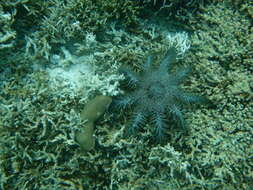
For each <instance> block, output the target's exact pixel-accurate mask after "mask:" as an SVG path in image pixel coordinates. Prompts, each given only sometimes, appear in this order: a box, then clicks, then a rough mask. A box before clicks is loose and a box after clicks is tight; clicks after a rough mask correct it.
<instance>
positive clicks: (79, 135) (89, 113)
mask: <svg viewBox="0 0 253 190" xmlns="http://www.w3.org/2000/svg"><path fill="white" fill-rule="evenodd" d="M111 102H112V98H111V97H109V96H96V97H95V98H94V99H92V100H90V101H89V102H88V103H87V105H86V106H85V107H84V109H83V111H82V112H81V119H82V120H83V121H85V124H84V126H83V129H82V130H81V131H78V132H76V137H75V138H76V141H77V142H78V143H79V145H80V146H81V148H82V149H83V150H84V151H89V150H91V149H92V148H93V147H94V145H95V139H94V137H93V134H94V122H95V121H96V120H97V119H98V118H99V117H101V115H103V114H104V112H105V111H106V109H107V108H108V107H109V106H110V104H111Z"/></svg>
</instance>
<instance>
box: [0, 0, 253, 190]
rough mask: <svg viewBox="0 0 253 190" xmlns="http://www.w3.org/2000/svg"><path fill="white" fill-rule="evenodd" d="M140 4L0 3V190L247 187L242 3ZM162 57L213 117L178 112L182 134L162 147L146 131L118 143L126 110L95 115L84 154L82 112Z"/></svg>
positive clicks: (247, 90)
mask: <svg viewBox="0 0 253 190" xmlns="http://www.w3.org/2000/svg"><path fill="white" fill-rule="evenodd" d="M201 1H202V2H203V3H201ZM139 2H140V1H131V0H129V1H128V0H127V1H121V0H113V1H111V0H104V1H93V0H85V1H84V0H70V1H61V0H50V1H45V0H37V1H31V0H5V1H0V7H1V8H0V13H1V16H0V33H1V34H0V35H4V34H7V33H8V31H9V32H10V33H12V34H15V35H13V37H12V38H9V39H8V40H7V41H4V42H1V44H0V45H3V46H2V47H4V48H3V49H1V50H0V56H1V59H0V189H2V190H9V189H11V190H34V189H36V190H37V189H40V190H48V189H52V190H59V189H60V190H83V189H97V190H112V189H113V190H124V189H131V190H140V189H150V190H157V189H165V190H175V189H183V190H200V189H201V190H203V189H205V190H215V189H221V190H228V189H229V190H238V189H240V190H250V189H252V186H253V183H252V182H253V175H252V168H253V160H252V144H253V136H252V134H253V128H252V118H253V117H252V107H253V102H252V89H253V86H252V80H253V78H252V77H253V75H252V71H253V68H252V65H253V63H252V60H253V52H252V51H253V49H252V42H253V39H252V37H253V35H252V34H253V32H252V1H251V0H236V1H232V0H224V1H213V0H208V1H203V0H196V1H195V0H192V1H185V0H182V1H179V0H166V1H163V0H161V1H159V2H158V0H156V1H154V0H146V2H147V4H143V3H139ZM142 2H144V1H142ZM154 2H157V3H156V4H155V5H154ZM163 2H165V4H164V5H163ZM181 2H182V3H181ZM184 2H185V3H184ZM206 2H207V3H206ZM171 3H172V4H171ZM169 5H172V6H171V7H170V6H169ZM175 6H176V7H175ZM149 13H150V14H149ZM2 15H3V16H2ZM125 16H126V17H125ZM124 23H126V24H124ZM189 41H190V42H191V48H189ZM6 44H7V46H8V47H5V45H6ZM9 45H10V47H9ZM170 47H176V49H177V52H178V53H179V57H178V58H180V59H178V60H177V64H178V65H180V66H179V67H181V66H182V67H187V66H188V65H191V66H192V73H191V75H190V76H189V80H187V81H186V83H185V84H183V85H182V88H183V89H184V90H185V92H190V91H192V90H193V89H194V90H193V91H194V92H196V93H197V94H205V95H207V97H208V98H209V99H210V100H211V101H212V102H216V104H217V105H216V108H215V109H209V108H207V107H205V106H203V107H201V109H193V108H192V107H189V108H187V111H186V112H185V113H184V118H185V122H186V123H187V125H188V126H190V127H189V128H188V131H187V134H183V133H182V130H180V128H173V130H175V132H174V131H173V133H172V134H169V135H170V136H169V137H170V138H169V140H168V141H167V142H166V143H164V144H162V145H161V144H157V143H154V141H153V139H152V137H153V136H154V134H153V133H152V132H153V131H152V129H153V128H152V126H151V125H149V123H146V124H144V125H143V127H142V128H141V130H142V131H143V132H141V133H138V138H134V137H131V138H128V137H126V136H125V134H124V132H125V130H126V129H127V123H128V122H129V116H130V115H129V112H124V116H122V113H121V112H115V113H114V115H112V114H110V113H105V115H104V117H101V118H100V120H99V122H97V123H96V127H95V129H94V134H93V135H94V138H95V139H96V142H97V143H96V146H95V148H94V149H92V150H90V151H89V152H87V154H82V153H81V152H80V148H79V147H80V145H79V144H78V143H77V142H76V140H75V135H76V132H77V131H81V130H82V129H83V127H84V125H85V122H84V121H83V120H82V119H81V118H80V114H79V113H80V112H82V110H83V109H84V107H85V106H86V105H87V102H89V100H92V99H93V98H94V97H95V96H96V95H97V94H103V92H104V94H106V95H113V94H114V93H116V94H118V93H121V91H119V90H118V89H117V86H115V85H114V84H117V82H119V80H120V78H121V77H119V76H118V75H117V74H116V73H115V72H114V71H116V70H118V68H119V67H120V66H121V65H127V66H128V67H130V68H131V69H133V70H134V71H137V72H140V70H141V68H143V64H142V61H143V60H144V59H145V58H146V57H147V55H148V54H154V55H157V57H154V58H155V60H154V63H156V60H162V56H163V53H164V54H165V52H166V50H168V49H169V48H170ZM185 50H187V51H185ZM160 52H163V53H161V54H159V53H160ZM182 58H183V59H182ZM156 66H157V67H159V65H158V64H157V65H156V64H154V67H156ZM90 69H91V70H90ZM175 69H176V68H175ZM173 71H174V70H173ZM175 71H177V70H175ZM54 72H55V73H54ZM86 77H89V79H90V80H87V78H86ZM91 79H92V80H91ZM107 79H110V80H107ZM111 79H112V82H113V84H111V82H110V81H111ZM86 80H87V81H86ZM80 81H81V83H79V82H80ZM83 87H84V88H83ZM101 88H102V89H101ZM77 89H79V90H77ZM80 91H82V92H83V93H79V92H80Z"/></svg>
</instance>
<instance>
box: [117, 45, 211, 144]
mask: <svg viewBox="0 0 253 190" xmlns="http://www.w3.org/2000/svg"><path fill="white" fill-rule="evenodd" d="M176 54H177V53H176V49H175V48H173V47H172V48H170V49H169V50H168V52H167V53H166V56H165V57H164V59H163V61H162V62H161V64H160V65H159V66H158V68H155V67H154V65H152V57H151V56H149V57H148V59H147V61H146V63H145V64H144V65H143V68H142V72H141V73H140V74H137V73H135V72H133V71H131V70H129V69H127V68H121V69H120V72H122V73H123V74H124V75H125V78H126V86H127V87H129V88H131V89H132V91H130V92H128V93H126V94H125V95H124V96H120V97H118V98H116V100H114V105H115V107H117V108H120V109H126V108H130V109H131V110H132V112H133V118H132V123H131V125H130V126H129V129H128V131H129V133H130V134H136V132H137V130H139V128H140V126H141V125H144V124H145V120H146V119H147V118H148V117H150V118H151V123H153V125H154V126H155V130H154V133H155V136H156V138H157V140H159V141H160V142H161V141H162V140H163V139H164V136H165V135H166V133H167V132H166V128H168V127H167V126H166V125H167V123H168V117H170V118H171V119H173V120H174V122H175V123H177V124H178V125H179V126H181V127H184V126H185V124H184V119H183V114H182V112H181V109H182V107H183V106H184V105H190V104H194V103H204V102H207V100H206V99H205V98H203V97H200V96H197V95H194V94H192V93H186V92H184V91H183V89H182V88H181V87H180V84H181V83H182V82H183V81H184V80H185V78H186V77H187V75H188V73H189V71H190V69H189V68H181V69H180V70H179V71H176V72H174V73H173V72H172V65H173V63H174V62H175V61H176ZM168 71H169V73H168ZM166 113H168V114H166Z"/></svg>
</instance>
